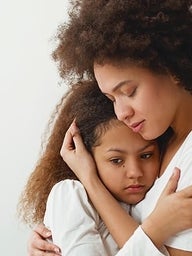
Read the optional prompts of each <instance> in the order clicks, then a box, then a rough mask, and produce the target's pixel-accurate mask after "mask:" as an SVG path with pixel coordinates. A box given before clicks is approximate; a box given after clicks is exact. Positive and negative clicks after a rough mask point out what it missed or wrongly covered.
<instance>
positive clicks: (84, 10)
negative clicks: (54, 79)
mask: <svg viewBox="0 0 192 256" xmlns="http://www.w3.org/2000/svg"><path fill="white" fill-rule="evenodd" d="M56 39H57V40H58V46H57V48H56V50H55V51H54V53H53V57H54V59H55V61H57V63H58V66H59V71H60V75H61V76H62V77H63V78H65V77H68V78H69V79H70V78H72V79H73V76H74V74H75V75H78V77H79V78H80V79H81V78H82V77H84V76H88V77H91V78H93V77H94V73H93V63H94V62H98V63H100V64H103V63H105V62H106V61H110V62H112V63H113V62H116V63H118V62H121V64H122V63H125V62H126V61H130V62H131V63H135V64H137V65H138V64H139V65H141V66H142V67H146V68H149V69H150V70H152V71H154V72H158V73H159V72H160V73H165V74H166V73H169V74H172V75H173V76H175V77H176V78H177V79H178V80H179V81H180V82H181V84H182V86H184V87H185V88H186V89H187V90H189V91H191V89H192V83H191V81H192V2H191V1H189V0H188V1H186V0H166V1H162V0H137V1H136V0H76V1H71V9H70V11H69V21H68V22H67V23H65V24H63V25H61V26H60V27H59V29H58V35H57V37H56ZM66 75H67V76H66Z"/></svg>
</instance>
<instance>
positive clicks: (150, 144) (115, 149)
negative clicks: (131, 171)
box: [107, 141, 156, 153]
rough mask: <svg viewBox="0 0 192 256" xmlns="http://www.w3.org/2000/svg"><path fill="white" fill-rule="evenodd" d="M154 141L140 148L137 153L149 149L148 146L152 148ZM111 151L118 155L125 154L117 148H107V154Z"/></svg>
mask: <svg viewBox="0 0 192 256" xmlns="http://www.w3.org/2000/svg"><path fill="white" fill-rule="evenodd" d="M155 143H156V142H155V141H150V142H149V143H148V144H146V145H145V146H144V147H142V148H140V149H139V152H142V151H143V150H145V149H147V148H148V147H150V146H152V145H155ZM111 151H115V152H119V153H126V151H125V150H122V149H119V148H113V147H111V148H109V149H108V150H107V152H111Z"/></svg>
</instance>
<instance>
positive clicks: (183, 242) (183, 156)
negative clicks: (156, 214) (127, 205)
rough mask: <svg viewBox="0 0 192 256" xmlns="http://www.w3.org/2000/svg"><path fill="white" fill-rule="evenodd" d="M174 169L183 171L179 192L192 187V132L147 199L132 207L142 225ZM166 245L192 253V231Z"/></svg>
mask: <svg viewBox="0 0 192 256" xmlns="http://www.w3.org/2000/svg"><path fill="white" fill-rule="evenodd" d="M174 167H178V168H180V169H181V177H180V180H179V184H178V189H177V190H181V189H183V188H185V187H187V186H189V185H192V131H191V132H190V133H189V135H188V136H187V138H186V139H185V141H184V142H183V144H182V145H181V147H180V148H179V150H178V151H177V152H176V154H175V156H174V157H173V158H172V160H171V162H170V163H169V165H168V166H167V168H166V170H165V172H164V173H163V175H162V176H161V177H160V178H158V179H157V180H156V181H155V184H154V185H153V187H152V188H151V189H150V191H149V192H148V193H147V195H146V197H145V199H144V200H143V201H141V202H140V203H139V204H137V205H135V206H134V207H132V216H133V217H134V218H136V219H137V220H138V221H139V222H141V223H142V221H143V220H144V219H145V218H146V217H147V216H148V215H149V214H150V213H151V212H152V210H153V209H154V207H155V205H156V202H157V200H158V198H159V196H160V194H161V192H162V191H163V189H164V187H165V185H166V184H167V182H168V180H169V178H170V176H171V175H172V173H173V169H174ZM165 244H166V245H168V246H170V247H173V248H177V249H180V250H186V251H190V252H192V229H189V230H187V231H184V232H180V233H178V234H177V235H175V236H174V237H172V238H170V239H169V240H168V241H166V243H165Z"/></svg>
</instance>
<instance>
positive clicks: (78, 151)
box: [61, 123, 192, 248]
mask: <svg viewBox="0 0 192 256" xmlns="http://www.w3.org/2000/svg"><path fill="white" fill-rule="evenodd" d="M61 155H62V157H63V159H64V161H66V162H67V164H68V165H69V166H70V167H71V169H72V170H73V171H74V172H75V174H76V175H77V176H78V177H79V179H80V180H81V182H82V183H83V185H84V186H85V188H86V190H87V192H88V194H89V197H90V199H91V200H92V202H93V204H94V206H95V207H96V209H97V210H98V212H99V213H100V215H101V217H102V219H103V220H104V222H105V224H106V225H107V227H108V229H109V230H110V232H111V234H112V236H113V237H114V239H115V240H116V242H117V243H118V245H119V247H122V246H123V245H124V244H125V241H127V240H128V239H129V238H130V236H131V235H132V234H133V232H134V230H135V229H136V228H137V227H138V224H137V223H136V222H135V221H134V220H133V219H132V218H131V217H130V216H129V215H128V214H127V213H125V212H124V210H123V209H122V208H121V207H120V206H119V204H118V203H117V201H116V200H115V199H114V198H113V197H112V195H111V194H110V193H109V192H108V190H107V189H106V188H105V186H104V185H103V184H102V182H101V181H100V179H99V178H98V175H97V172H96V166H95V164H94V161H93V159H92V157H91V155H90V154H89V153H88V152H87V151H86V149H85V147H84V145H83V143H82V140H81V136H80V134H79V131H78V129H77V127H76V126H75V124H74V123H73V124H72V125H71V127H70V128H69V130H68V132H67V133H66V136H65V139H64V143H63V146H62V149H61ZM79 167H81V168H79ZM85 170H86V172H85ZM177 180H178V171H176V174H175V176H174V175H173V177H172V179H171V180H170V181H169V183H168V185H167V187H166V189H165V191H164V194H163V196H162V197H161V200H159V203H158V205H157V207H156V208H155V210H154V211H153V213H152V214H151V215H150V216H149V218H147V220H146V221H144V223H143V224H142V228H143V230H144V232H145V233H146V235H147V236H148V237H149V238H150V239H151V240H152V241H153V243H154V244H155V245H156V246H157V247H158V248H161V247H162V246H163V244H164V241H165V240H166V239H167V238H168V237H170V236H172V235H173V234H176V233H177V232H179V231H182V230H185V229H187V228H190V227H192V214H191V209H192V199H190V196H192V187H189V188H188V189H185V190H183V191H180V192H177V193H173V190H174V189H175V188H176V184H177ZM172 186H173V187H174V189H173V188H172ZM168 205H169V206H170V207H167V206H168ZM183 219H185V221H183Z"/></svg>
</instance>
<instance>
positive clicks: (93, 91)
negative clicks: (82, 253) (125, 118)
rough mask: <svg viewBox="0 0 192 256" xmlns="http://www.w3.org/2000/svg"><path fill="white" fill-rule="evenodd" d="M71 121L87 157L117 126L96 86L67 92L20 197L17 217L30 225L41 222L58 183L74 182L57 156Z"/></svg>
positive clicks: (79, 86) (84, 84) (86, 85)
mask: <svg viewBox="0 0 192 256" xmlns="http://www.w3.org/2000/svg"><path fill="white" fill-rule="evenodd" d="M74 119H76V123H77V125H78V127H79V130H80V133H81V136H82V138H83V141H84V143H85V145H86V148H87V149H88V151H89V152H90V153H91V150H92V147H93V146H96V145H97V143H99V138H100V136H101V135H102V134H103V132H105V131H106V129H108V127H109V126H110V125H111V124H113V125H114V122H115V123H116V124H118V123H119V122H120V121H117V118H116V116H115V113H114V110H113V104H112V102H111V101H110V100H109V99H108V98H107V97H106V96H105V95H103V94H102V93H101V91H100V90H99V88H98V86H97V84H96V83H95V82H91V81H90V82H88V81H83V82H79V83H78V84H74V85H73V86H72V87H71V88H70V89H69V90H68V92H67V93H66V94H65V95H64V96H63V98H62V99H61V101H60V103H59V104H58V105H57V106H56V109H55V112H54V113H53V115H52V117H51V119H50V123H51V124H52V126H51V127H48V130H46V132H48V135H49V136H46V137H47V140H44V143H43V145H44V147H43V151H42V154H41V156H40V158H39V160H38V162H37V164H36V166H35V168H34V170H33V172H32V173H31V175H30V176H29V179H28V181H27V184H26V186H25V188H24V190H23V192H22V194H21V196H20V200H19V203H18V214H19V217H20V219H21V220H22V221H23V222H25V223H28V224H29V225H33V224H36V223H41V222H42V221H43V217H44V213H45V209H46V202H47V197H48V195H49V193H50V191H51V189H52V187H53V186H54V185H55V184H56V183H57V182H59V181H61V180H64V179H77V177H76V176H75V174H74V173H73V172H72V170H71V169H70V168H69V167H68V165H67V164H66V163H65V162H64V161H63V159H62V157H61V156H60V149H61V146H62V143H63V139H64V136H65V133H66V131H67V129H68V128H69V126H70V124H71V123H72V121H73V120H74Z"/></svg>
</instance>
